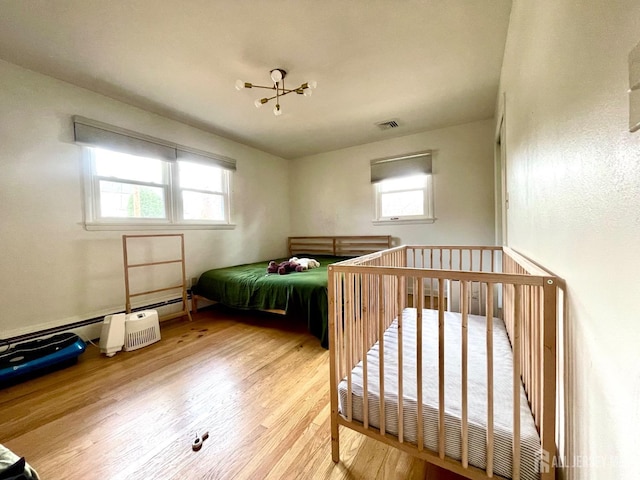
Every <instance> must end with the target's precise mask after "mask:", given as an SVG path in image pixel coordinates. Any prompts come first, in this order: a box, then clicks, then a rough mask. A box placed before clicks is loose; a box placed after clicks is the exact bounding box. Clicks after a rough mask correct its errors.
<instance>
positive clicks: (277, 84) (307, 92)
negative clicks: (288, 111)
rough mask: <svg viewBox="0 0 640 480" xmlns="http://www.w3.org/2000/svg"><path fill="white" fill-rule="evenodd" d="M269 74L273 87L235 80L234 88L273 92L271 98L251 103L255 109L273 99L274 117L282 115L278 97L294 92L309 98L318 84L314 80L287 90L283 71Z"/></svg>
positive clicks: (276, 70)
mask: <svg viewBox="0 0 640 480" xmlns="http://www.w3.org/2000/svg"><path fill="white" fill-rule="evenodd" d="M269 73H270V76H271V80H272V81H273V85H272V86H270V87H267V86H264V85H254V84H253V83H249V82H243V81H242V80H236V83H235V87H236V90H242V89H243V88H266V89H268V90H275V95H273V96H272V97H265V98H258V99H256V100H255V101H254V102H253V103H254V105H255V106H256V108H260V107H262V105H264V104H265V103H267V102H269V101H270V100H274V99H275V100H276V105H275V107H273V114H274V115H275V116H280V115H282V109H281V108H280V97H284V96H285V95H288V94H290V93H292V92H295V93H297V94H298V95H304V96H305V97H309V96H311V94H312V93H313V92H312V90H313V89H315V88H316V87H317V86H318V82H316V81H315V80H314V81H309V82H305V83H303V84H301V85H300V86H299V87H297V88H293V89H288V88H285V86H284V79H285V77H286V76H287V72H286V70H283V69H282V68H274V69H273V70H271V72H269Z"/></svg>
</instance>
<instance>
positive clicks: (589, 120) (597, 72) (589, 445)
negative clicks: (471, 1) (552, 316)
mask: <svg viewBox="0 0 640 480" xmlns="http://www.w3.org/2000/svg"><path fill="white" fill-rule="evenodd" d="M639 26H640V2H638V1H637V0H612V1H604V0H599V1H589V2H575V1H557V0H539V1H536V2H531V1H526V2H525V1H515V2H514V7H513V10H512V14H511V24H510V29H509V36H508V41H507V47H506V53H505V60H504V65H503V71H502V85H501V92H502V91H504V92H506V109H505V114H506V142H507V145H506V151H507V159H508V172H509V173H508V182H509V189H510V207H511V208H510V210H509V219H508V220H509V231H508V236H509V243H510V245H511V246H512V247H514V248H515V249H517V250H519V251H521V252H522V253H524V254H526V255H528V256H530V257H532V258H533V259H534V260H537V261H539V262H540V263H542V264H543V265H545V266H546V267H547V268H549V269H551V270H552V271H554V272H555V273H556V274H558V275H560V276H562V277H564V278H565V279H566V281H567V284H568V318H567V325H566V331H565V332H564V333H565V334H566V336H567V338H566V340H565V344H564V348H565V350H566V354H567V356H568V359H567V365H566V368H565V371H564V375H565V376H566V378H565V381H564V387H565V388H566V398H565V399H564V401H565V403H566V406H565V409H566V414H567V421H568V426H567V428H566V429H564V428H563V429H562V434H563V436H564V437H565V440H566V442H567V448H566V452H564V453H566V454H567V455H568V458H567V461H568V463H569V464H570V465H574V468H568V469H566V471H565V472H564V475H565V477H567V478H580V479H605V478H606V479H623V478H625V479H626V478H638V471H640V467H639V466H638V463H637V452H638V448H639V447H640V433H639V432H640V349H639V346H640V313H638V312H639V309H638V305H637V298H638V294H639V292H640V277H639V276H638V272H639V271H640V254H639V253H638V245H639V243H638V240H639V239H640V133H635V134H630V133H629V132H628V103H627V89H628V88H629V85H628V70H627V55H628V53H629V52H630V51H631V49H632V48H633V47H634V46H635V45H636V44H637V43H638V41H640V28H639ZM579 462H581V463H582V466H581V467H578V466H577V465H578V463H579ZM585 463H586V464H587V465H588V466H585Z"/></svg>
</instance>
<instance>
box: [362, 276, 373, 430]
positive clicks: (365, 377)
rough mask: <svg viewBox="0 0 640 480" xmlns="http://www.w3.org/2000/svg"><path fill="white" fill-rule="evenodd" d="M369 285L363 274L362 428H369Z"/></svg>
mask: <svg viewBox="0 0 640 480" xmlns="http://www.w3.org/2000/svg"><path fill="white" fill-rule="evenodd" d="M370 287H371V282H370V276H369V275H363V278H362V305H363V306H364V308H363V309H366V311H364V312H363V313H364V314H365V315H364V316H363V318H364V322H363V325H362V384H363V385H362V395H363V396H362V408H363V410H364V411H363V412H362V423H363V424H364V428H369V364H368V363H367V353H368V351H369V346H370V343H369V337H370V333H369V329H370V328H371V327H370V326H369V325H370V324H371V319H370V316H369V310H368V305H369V289H370Z"/></svg>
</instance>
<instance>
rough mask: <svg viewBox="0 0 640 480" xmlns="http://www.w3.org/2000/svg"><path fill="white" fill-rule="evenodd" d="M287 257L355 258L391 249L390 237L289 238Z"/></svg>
mask: <svg viewBox="0 0 640 480" xmlns="http://www.w3.org/2000/svg"><path fill="white" fill-rule="evenodd" d="M288 248H289V256H293V255H298V254H302V253H305V254H315V255H334V256H336V257H357V256H359V255H366V254H367V253H372V252H378V251H380V250H386V249H388V248H391V235H362V236H338V237H329V236H326V237H289V240H288Z"/></svg>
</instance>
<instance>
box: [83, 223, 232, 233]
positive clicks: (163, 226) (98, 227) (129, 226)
mask: <svg viewBox="0 0 640 480" xmlns="http://www.w3.org/2000/svg"><path fill="white" fill-rule="evenodd" d="M81 225H83V226H84V228H85V230H88V231H90V232H91V231H132V230H136V231H145V230H233V229H235V228H236V224H235V223H152V224H140V223H137V224H133V223H83V224H81Z"/></svg>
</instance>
